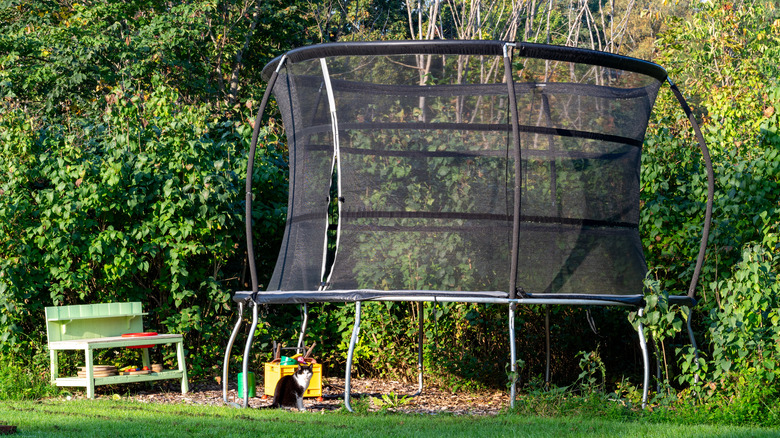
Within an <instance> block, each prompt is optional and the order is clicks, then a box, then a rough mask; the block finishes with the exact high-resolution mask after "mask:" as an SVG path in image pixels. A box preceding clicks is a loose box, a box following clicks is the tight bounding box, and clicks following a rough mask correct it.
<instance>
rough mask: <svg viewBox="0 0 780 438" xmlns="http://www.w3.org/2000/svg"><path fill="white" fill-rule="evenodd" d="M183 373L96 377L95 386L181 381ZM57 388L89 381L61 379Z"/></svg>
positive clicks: (77, 378) (175, 371)
mask: <svg viewBox="0 0 780 438" xmlns="http://www.w3.org/2000/svg"><path fill="white" fill-rule="evenodd" d="M182 377H183V373H182V372H181V371H179V370H169V371H162V372H159V373H149V374H138V375H127V376H122V375H117V376H109V377H95V379H94V380H95V385H96V386H97V385H118V384H121V383H134V382H150V381H153V380H163V379H181V378H182ZM54 384H55V385H57V386H76V387H78V386H84V387H86V386H87V379H86V378H80V377H59V378H57V379H56V380H55V381H54Z"/></svg>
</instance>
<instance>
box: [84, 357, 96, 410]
mask: <svg viewBox="0 0 780 438" xmlns="http://www.w3.org/2000/svg"><path fill="white" fill-rule="evenodd" d="M92 360H93V354H92V350H91V349H89V348H87V349H86V350H84V366H85V367H86V371H87V398H89V399H93V398H95V370H94V368H92Z"/></svg>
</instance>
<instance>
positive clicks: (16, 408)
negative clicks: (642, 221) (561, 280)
mask: <svg viewBox="0 0 780 438" xmlns="http://www.w3.org/2000/svg"><path fill="white" fill-rule="evenodd" d="M0 421H3V422H5V423H6V424H11V425H16V426H18V433H17V435H16V436H19V437H25V436H47V437H50V436H64V437H69V436H73V437H76V436H77V437H84V436H101V437H118V436H148V437H167V436H177V437H178V436H195V437H200V436H220V437H225V436H248V435H255V436H256V435H263V436H274V437H287V436H315V435H316V436H318V437H331V436H334V437H336V436H338V437H341V436H359V435H362V436H380V437H381V436H387V437H394V436H415V437H418V436H419V437H425V436H431V437H440V436H478V437H489V436H523V437H549V436H574V437H577V436H588V437H610V438H611V437H615V436H620V437H670V438H672V437H674V438H677V437H685V436H729V437H743V436H744V437H770V436H776V434H777V432H776V431H772V430H769V429H761V428H744V427H729V426H711V425H674V424H654V423H650V422H645V421H641V420H640V419H639V418H638V417H637V419H635V420H629V421H627V420H625V419H624V420H613V419H604V418H599V417H597V416H586V415H578V416H574V417H557V418H556V417H549V418H543V417H536V416H527V415H517V414H512V413H504V414H501V415H497V416H468V415H464V416H455V415H448V414H441V415H429V414H383V413H374V414H348V413H344V412H322V413H321V412H308V413H299V412H290V411H280V410H267V409H262V410H258V409H233V408H229V407H203V406H187V405H152V404H144V403H138V402H128V401H113V400H92V401H89V400H72V401H65V400H48V401H23V402H0Z"/></svg>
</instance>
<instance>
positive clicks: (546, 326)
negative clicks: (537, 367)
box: [544, 306, 550, 389]
mask: <svg viewBox="0 0 780 438" xmlns="http://www.w3.org/2000/svg"><path fill="white" fill-rule="evenodd" d="M544 310H545V312H544V333H545V347H546V351H545V354H546V356H545V358H546V363H547V364H546V366H545V370H544V387H545V389H550V306H544Z"/></svg>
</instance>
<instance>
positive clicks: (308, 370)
mask: <svg viewBox="0 0 780 438" xmlns="http://www.w3.org/2000/svg"><path fill="white" fill-rule="evenodd" d="M313 375H314V365H313V364H309V365H298V369H296V370H295V373H293V374H291V375H289V376H284V377H282V378H281V379H279V381H278V382H277V383H276V389H275V390H274V402H273V404H271V407H272V408H281V407H283V406H289V407H295V408H298V410H300V411H305V410H306V409H305V408H304V407H303V393H304V392H306V389H308V388H309V382H311V378H312V376H313Z"/></svg>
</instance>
